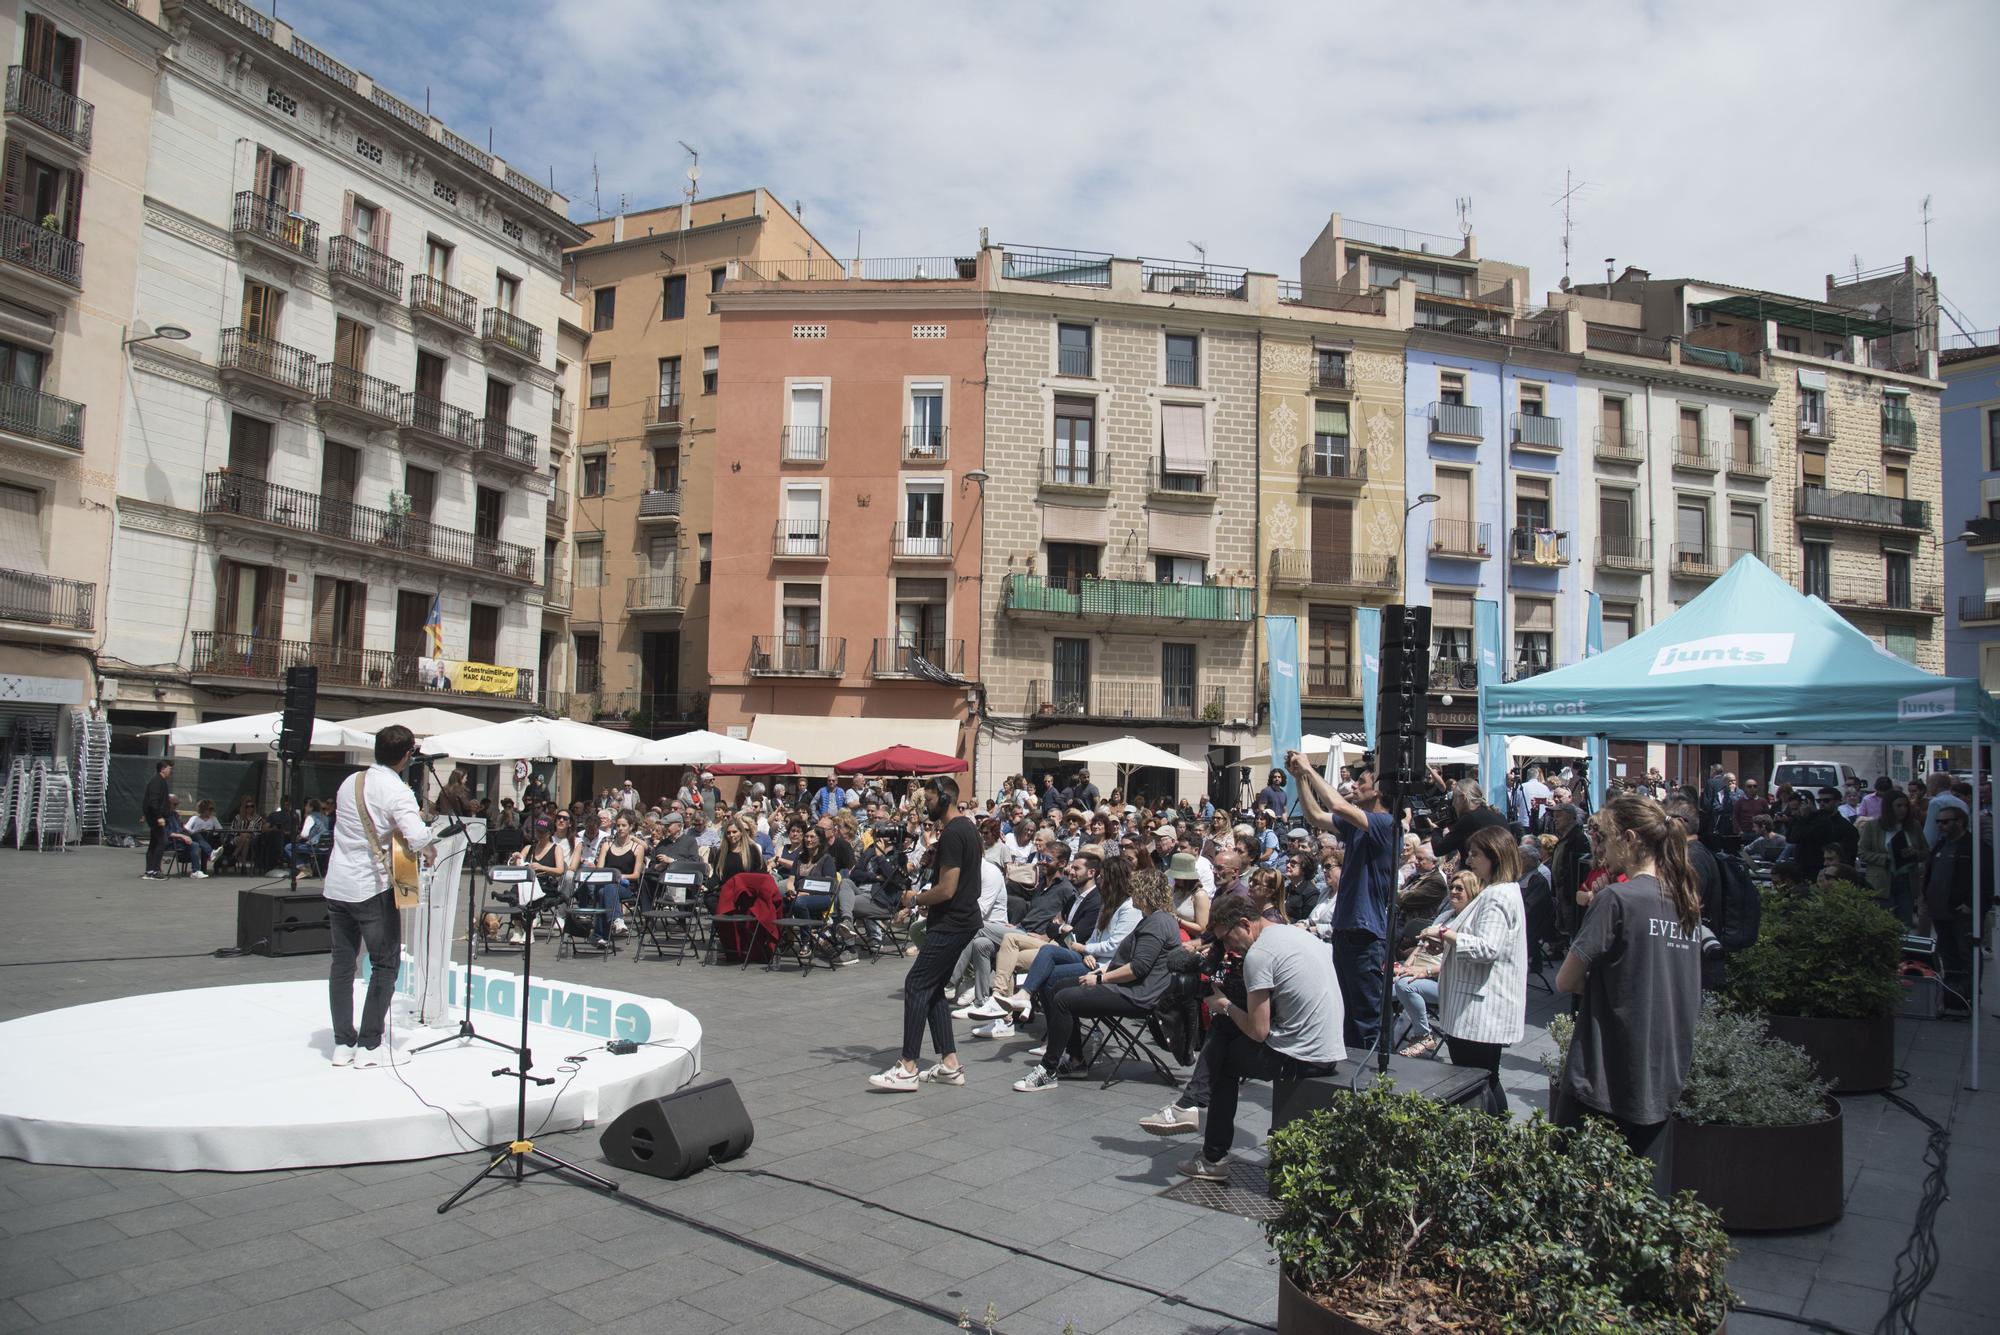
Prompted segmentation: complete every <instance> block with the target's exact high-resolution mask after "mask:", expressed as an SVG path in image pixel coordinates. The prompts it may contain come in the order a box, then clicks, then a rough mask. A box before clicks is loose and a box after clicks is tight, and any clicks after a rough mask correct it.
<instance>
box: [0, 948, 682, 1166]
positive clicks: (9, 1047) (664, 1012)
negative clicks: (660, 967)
mask: <svg viewBox="0 0 2000 1335" xmlns="http://www.w3.org/2000/svg"><path fill="white" fill-rule="evenodd" d="M464 981H465V971H464V969H463V968H462V967H458V966H454V967H453V969H452V977H451V993H452V999H453V1002H454V1021H453V1024H452V1025H451V1026H449V1027H446V1028H442V1029H438V1030H432V1031H426V1030H412V1031H408V1032H403V1033H392V1035H391V1037H392V1038H393V1039H394V1040H395V1044H396V1047H397V1048H398V1049H399V1051H398V1053H397V1056H396V1064H395V1065H394V1066H393V1067H392V1066H388V1065H384V1066H381V1067H376V1068H373V1069H368V1070H360V1069H355V1068H351V1067H336V1066H334V1065H333V1064H332V1055H333V1031H332V1029H331V1027H330V1026H329V1024H328V1021H327V1001H326V983H325V982H324V981H319V982H299V983H257V984H251V985H247V986H242V987H213V988H201V989H194V990H190V991H185V992H159V993H153V994H150V995H147V996H137V997H125V998H122V999H120V1000H117V1001H100V1002H96V1003H93V1004H91V1005H87V1006H72V1007H69V1008H67V1009H64V1010H56V1011H46V1012H44V1013H42V1014H40V1015H30V1016H26V1017H24V1018H22V1019H18V1020H10V1021H7V1022H6V1023H4V1024H0V1155H6V1156H9V1157H12V1158H17V1159H26V1160H28V1161H30V1162H32V1163H49V1164H79V1165H85V1166H89V1167H96V1168H158V1169H221V1170H225V1171H232V1172H244V1171H252V1170H257V1169H268V1168H300V1167H308V1166H316V1165H333V1164H350V1163H374V1162H381V1161H385V1160H392V1159H424V1158H431V1157H433V1156H437V1155H445V1154H457V1153H463V1152H465V1151H468V1150H481V1149H485V1148H487V1147H488V1146H491V1145H501V1144H505V1143H506V1142H507V1141H509V1140H511V1139H513V1136H514V1123H515V1099H516V1088H517V1082H516V1081H514V1080H511V1079H503V1078H496V1077H495V1076H494V1075H493V1072H494V1071H495V1070H496V1069H498V1068H501V1067H511V1066H512V1065H513V1064H514V1063H513V1054H512V1052H511V1051H506V1050H502V1049H500V1048H497V1047H493V1046H491V1045H490V1044H486V1043H480V1042H475V1041H471V1040H455V1041H453V1042H450V1043H447V1044H445V1045H444V1046H442V1047H437V1048H433V1049H431V1050H430V1051H428V1052H424V1053H417V1054H411V1053H410V1052H409V1051H408V1049H410V1048H412V1047H414V1046H416V1045H418V1044H420V1043H423V1042H427V1041H429V1040H430V1039H432V1038H435V1037H439V1036H441V1035H445V1034H450V1033H453V1032H454V1031H455V1029H456V1015H457V1014H458V1013H459V1011H458V1007H457V1001H458V997H459V995H460V994H459V990H458V989H459V988H460V987H461V986H463V985H464ZM360 991H361V989H360V987H359V986H358V985H357V987H356V997H355V1001H356V1006H355V1010H356V1015H357V1018H358V1016H359V1012H360ZM518 992H519V980H518V979H517V978H515V977H514V976H513V975H511V974H502V973H492V974H489V973H487V971H485V970H483V969H482V970H475V971H474V976H473V981H472V993H473V1024H474V1026H475V1027H476V1028H477V1029H478V1030H479V1032H480V1033H482V1034H485V1035H488V1036H491V1037H493V1038H497V1039H500V1040H501V1041H502V1042H505V1043H508V1044H512V1043H515V1042H517V1041H519V1037H520V1014H521V1012H520V1010H519V1006H520V1003H521V998H520V997H519V995H518ZM526 1000H527V1005H528V1017H529V1026H528V1041H529V1046H530V1048H531V1049H532V1050H533V1053H534V1067H533V1072H534V1074H535V1075H537V1076H552V1077H554V1079H555V1083H554V1084H552V1085H530V1086H529V1087H528V1131H529V1133H530V1134H531V1135H533V1134H537V1133H538V1132H550V1131H562V1130H567V1129H569V1128H572V1127H577V1126H587V1125H590V1124H591V1123H593V1122H595V1121H597V1120H598V1119H599V1117H600V1114H602V1116H603V1117H604V1118H605V1119H607V1120H608V1119H609V1118H611V1117H615V1116H616V1115H617V1114H619V1113H621V1112H623V1111H624V1110H625V1109H626V1108H628V1107H630V1106H631V1105H632V1104H634V1103H637V1102H640V1101H641V1100H644V1099H650V1098H658V1097H659V1096H661V1095H663V1094H670V1093H672V1092H673V1091H674V1090H677V1089H679V1088H681V1087H682V1086H683V1085H685V1084H687V1083H688V1082H689V1081H690V1080H692V1079H693V1078H694V1077H695V1075H696V1074H697V1073H698V1072H699V1071H700V1069H701V1025H700V1023H699V1022H698V1021H697V1020H696V1019H695V1018H694V1016H693V1015H691V1014H689V1013H688V1012H686V1011H684V1010H681V1009H680V1008H679V1007H677V1006H673V1005H670V1004H668V1003H667V1002H664V1001H661V1000H660V999H658V998H657V997H645V996H639V995H636V994H634V993H629V992H616V991H611V990H608V989H604V988H596V987H588V986H580V985H572V984H567V983H556V982H550V983H548V984H546V985H544V984H537V985H535V987H534V988H533V989H531V990H530V992H529V994H528V997H527V999H526ZM616 1038H630V1039H633V1040H635V1041H637V1042H638V1043H639V1048H638V1051H636V1052H633V1053H630V1054H625V1055H613V1054H611V1053H608V1052H606V1051H605V1050H604V1046H605V1044H606V1043H608V1042H610V1041H611V1040H613V1039H616ZM571 1056H582V1057H583V1058H584V1060H583V1061H581V1062H574V1061H567V1060H565V1058H568V1057H571ZM427 1105H434V1106H427Z"/></svg>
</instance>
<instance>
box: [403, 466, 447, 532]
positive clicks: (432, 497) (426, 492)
mask: <svg viewBox="0 0 2000 1335" xmlns="http://www.w3.org/2000/svg"><path fill="white" fill-rule="evenodd" d="M437 480H438V475H437V471H436V470H435V469H431V468H419V467H417V466H416V465H415V464H404V465H403V494H404V495H405V496H407V497H409V498H410V515H411V516H412V517H413V518H415V519H418V520H425V521H428V520H429V519H430V517H431V516H432V515H433V514H435V513H436V511H437Z"/></svg>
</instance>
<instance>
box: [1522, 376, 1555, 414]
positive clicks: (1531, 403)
mask: <svg viewBox="0 0 2000 1335" xmlns="http://www.w3.org/2000/svg"><path fill="white" fill-rule="evenodd" d="M1517 392H1518V393H1519V395H1520V399H1521V416H1523V417H1540V416H1542V415H1543V412H1544V410H1545V409H1546V407H1547V404H1548V391H1547V390H1546V389H1544V388H1543V387H1542V386H1540V385H1531V384H1528V383H1527V382H1526V381H1522V382H1521V383H1520V385H1519V386H1518V387H1517Z"/></svg>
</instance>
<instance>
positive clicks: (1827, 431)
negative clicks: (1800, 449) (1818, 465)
mask: <svg viewBox="0 0 2000 1335" xmlns="http://www.w3.org/2000/svg"><path fill="white" fill-rule="evenodd" d="M1799 435H1801V436H1803V437H1804V438H1805V439H1807V440H1832V439H1833V419H1832V418H1831V417H1830V416H1828V414H1827V410H1826V408H1825V407H1824V406H1823V405H1822V406H1821V408H1820V410H1819V411H1818V412H1817V413H1803V412H1802V413H1800V414H1799Z"/></svg>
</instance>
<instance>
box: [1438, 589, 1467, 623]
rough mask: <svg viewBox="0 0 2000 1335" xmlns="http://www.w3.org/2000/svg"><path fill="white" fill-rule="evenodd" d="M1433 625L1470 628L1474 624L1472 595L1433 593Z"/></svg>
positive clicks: (1441, 591) (1439, 591)
mask: <svg viewBox="0 0 2000 1335" xmlns="http://www.w3.org/2000/svg"><path fill="white" fill-rule="evenodd" d="M1431 624H1432V625H1434V626H1470V625H1471V624H1472V595H1471V594H1469V593H1446V592H1444V591H1443V590H1441V589H1439V590H1434V591H1433V592H1432V593H1431Z"/></svg>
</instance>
